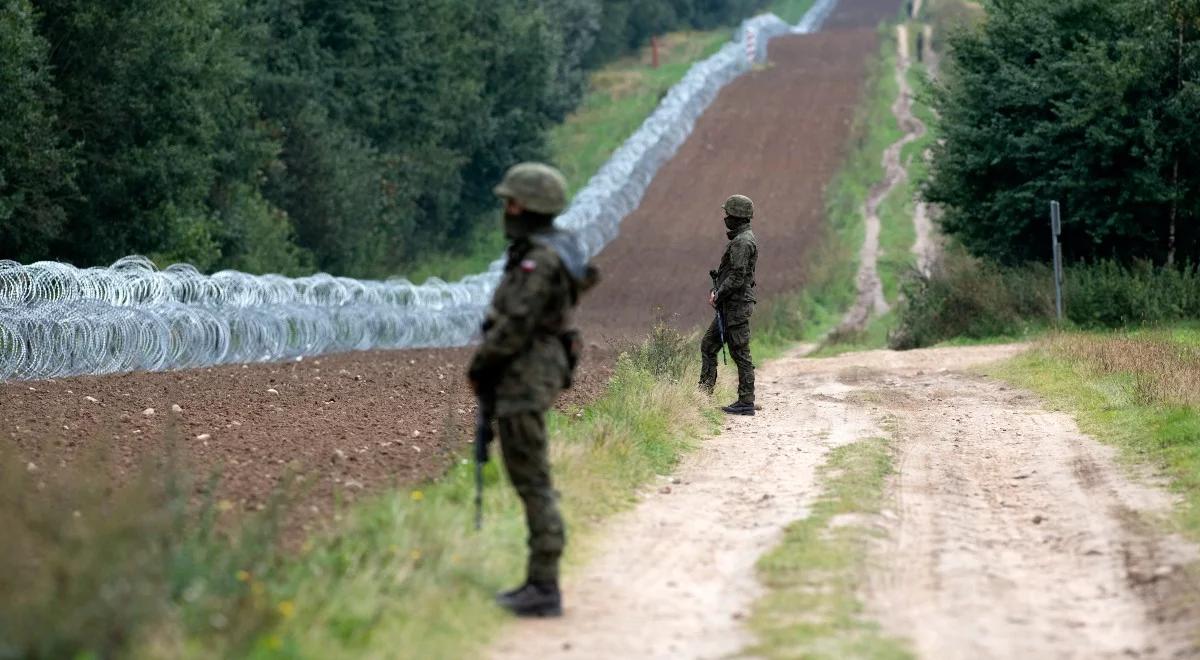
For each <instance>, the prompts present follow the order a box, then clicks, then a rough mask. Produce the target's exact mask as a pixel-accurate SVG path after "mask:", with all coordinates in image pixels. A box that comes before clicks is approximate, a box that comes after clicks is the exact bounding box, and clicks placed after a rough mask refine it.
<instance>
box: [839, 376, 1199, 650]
mask: <svg viewBox="0 0 1200 660" xmlns="http://www.w3.org/2000/svg"><path fill="white" fill-rule="evenodd" d="M944 355H947V356H950V355H952V354H950V353H944ZM852 359H853V358H850V359H848V360H847V362H850V361H851V360H852ZM935 364H936V363H935ZM870 379H871V380H875V381H876V382H877V384H884V383H886V385H887V386H886V387H879V388H878V389H877V390H876V392H875V393H874V395H873V399H872V400H873V401H876V402H877V405H878V408H879V412H878V414H880V415H885V416H888V417H890V418H892V419H894V420H895V423H896V426H897V428H898V435H897V444H896V450H897V454H898V470H897V471H898V475H897V477H896V479H895V482H894V484H893V489H892V490H893V493H894V504H893V506H894V507H895V514H896V515H895V516H889V517H888V519H889V520H891V521H893V522H892V524H890V525H889V527H890V530H889V531H890V533H889V537H888V540H887V541H886V542H885V543H884V544H882V545H881V547H879V548H878V549H877V552H876V557H875V560H874V561H873V562H872V563H873V564H874V565H876V566H879V567H881V570H879V571H878V572H877V573H876V574H875V575H874V576H873V579H872V581H871V585H870V588H869V589H868V599H867V600H868V602H869V603H870V605H871V610H872V612H873V614H874V615H875V616H876V617H877V618H878V620H880V621H881V622H882V623H883V624H884V626H885V629H887V630H889V631H891V632H892V633H893V634H895V635H896V636H903V637H908V638H910V639H911V640H912V642H913V646H914V648H915V649H916V650H917V651H918V652H919V653H920V655H921V656H922V657H926V658H968V657H970V658H981V657H983V658H1018V657H1025V658H1129V657H1135V658H1176V657H1196V656H1197V655H1198V654H1200V646H1198V644H1200V636H1198V633H1200V585H1198V584H1195V583H1192V582H1189V579H1188V577H1187V576H1186V575H1185V573H1184V572H1183V571H1182V570H1181V567H1182V566H1183V565H1185V564H1187V563H1189V562H1193V561H1196V560H1197V559H1198V558H1200V555H1198V554H1197V552H1196V548H1194V547H1190V546H1188V545H1187V544H1185V543H1183V542H1182V541H1180V540H1179V539H1177V538H1172V537H1170V536H1164V535H1161V534H1160V533H1158V532H1157V531H1156V529H1155V525H1154V524H1153V522H1152V521H1153V520H1154V519H1155V518H1157V517H1159V516H1161V515H1163V514H1166V513H1167V512H1168V511H1169V509H1170V506H1171V503H1172V500H1171V498H1170V497H1169V496H1168V495H1166V494H1165V493H1164V492H1163V491H1161V490H1158V489H1155V488H1153V487H1151V486H1148V485H1146V484H1145V483H1140V482H1138V481H1135V480H1131V479H1129V478H1128V477H1127V476H1126V475H1125V474H1124V473H1123V472H1122V471H1121V470H1120V469H1118V468H1117V467H1115V466H1116V459H1115V456H1114V451H1112V450H1111V449H1110V448H1107V447H1104V446H1102V445H1100V444H1098V443H1097V442H1096V441H1094V440H1093V439H1091V438H1089V437H1087V436H1085V435H1083V434H1081V433H1080V432H1079V430H1078V429H1077V428H1076V426H1075V423H1074V421H1073V420H1072V419H1071V418H1070V417H1069V416H1067V415H1064V414H1062V413H1054V412H1049V411H1047V410H1046V409H1045V408H1044V407H1043V405H1042V404H1041V403H1040V402H1039V401H1038V400H1037V399H1036V398H1035V397H1033V396H1031V395H1029V394H1026V393H1024V392H1020V391H1014V390H1011V389H1009V388H1007V387H1004V386H1003V385H1001V384H999V383H996V382H994V381H989V380H985V379H981V378H976V377H971V376H966V375H962V374H958V373H949V374H942V373H935V372H932V371H930V370H928V369H927V370H925V371H924V373H921V372H919V371H916V370H914V369H913V368H911V367H909V368H905V369H902V370H899V371H897V370H895V369H891V370H890V371H889V372H888V373H887V375H886V376H885V375H882V374H881V375H874V374H872V375H871V376H870ZM880 380H882V381H883V383H879V381H880Z"/></svg>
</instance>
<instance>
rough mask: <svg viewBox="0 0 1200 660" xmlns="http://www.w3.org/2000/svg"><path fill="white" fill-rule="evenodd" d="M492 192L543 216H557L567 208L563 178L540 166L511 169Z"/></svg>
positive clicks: (553, 169)
mask: <svg viewBox="0 0 1200 660" xmlns="http://www.w3.org/2000/svg"><path fill="white" fill-rule="evenodd" d="M492 191H493V192H495V193H496V196H497V197H504V198H507V199H512V200H514V201H516V202H517V203H518V204H520V205H521V206H523V207H525V209H527V210H529V211H533V212H534V213H541V214H542V215H558V214H559V213H562V210H563V209H564V208H566V206H567V180H566V178H564V177H563V175H562V172H559V171H558V170H556V169H555V168H553V167H550V166H549V165H545V164H543V163H520V164H518V165H513V166H512V167H510V168H509V169H508V172H507V173H506V174H505V175H504V180H503V181H501V182H500V185H498V186H496V187H495V188H493V189H492Z"/></svg>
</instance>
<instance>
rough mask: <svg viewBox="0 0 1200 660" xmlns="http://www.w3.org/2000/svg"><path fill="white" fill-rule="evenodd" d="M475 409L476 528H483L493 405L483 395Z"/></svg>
mask: <svg viewBox="0 0 1200 660" xmlns="http://www.w3.org/2000/svg"><path fill="white" fill-rule="evenodd" d="M478 402H479V407H478V408H477V409H476V410H475V529H476V530H480V529H482V528H483V466H484V464H486V463H487V462H488V445H489V444H491V442H492V438H493V437H495V434H494V433H493V431H492V410H491V406H490V405H488V403H487V402H486V401H485V400H484V398H483V397H479V398H478Z"/></svg>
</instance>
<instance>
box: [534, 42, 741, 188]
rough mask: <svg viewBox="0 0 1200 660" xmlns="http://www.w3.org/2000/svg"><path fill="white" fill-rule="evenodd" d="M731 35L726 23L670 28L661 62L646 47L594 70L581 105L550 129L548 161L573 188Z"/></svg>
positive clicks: (600, 164)
mask: <svg viewBox="0 0 1200 660" xmlns="http://www.w3.org/2000/svg"><path fill="white" fill-rule="evenodd" d="M730 36H731V33H730V31H729V30H728V29H721V30H713V31H708V32H676V33H672V34H668V35H666V36H664V37H662V38H661V39H660V40H659V64H660V66H659V68H657V69H655V68H653V66H652V62H651V57H650V51H649V49H648V48H647V49H643V50H642V52H641V53H639V54H638V55H636V56H633V57H627V58H624V59H621V60H618V61H616V62H614V63H612V64H610V65H608V66H606V67H604V68H603V69H602V70H600V71H597V72H596V73H593V74H592V77H591V89H590V90H589V91H588V93H587V95H586V96H585V97H584V99H583V102H582V103H580V105H579V108H578V109H577V110H576V111H575V112H574V113H572V114H571V116H570V117H568V118H567V120H566V121H565V122H563V123H562V124H561V125H559V126H556V127H555V128H554V129H553V130H551V131H550V153H551V161H552V162H553V163H554V164H555V165H557V166H558V167H559V168H560V169H561V170H562V171H563V174H564V175H565V176H566V177H567V183H568V185H569V187H570V190H571V192H572V193H574V192H575V191H577V190H579V189H580V188H582V187H583V185H584V184H585V183H587V181H588V179H590V178H591V177H592V175H593V174H595V173H596V172H597V171H599V169H600V167H601V166H602V165H604V163H606V162H607V161H608V159H609V157H611V156H612V154H613V152H615V151H616V150H617V148H618V147H620V146H621V145H622V144H624V143H625V140H627V139H628V138H629V136H631V135H633V133H634V132H635V131H637V129H638V127H639V126H641V125H642V122H644V121H646V118H647V117H649V116H650V115H651V114H652V113H653V112H654V110H655V109H656V108H657V107H658V104H659V102H660V101H661V100H662V98H663V97H664V96H665V95H666V93H667V91H668V90H670V89H671V87H672V86H674V85H675V83H678V82H679V81H680V80H682V79H683V76H684V74H686V73H687V72H688V69H690V68H691V66H692V65H693V64H695V63H696V62H698V61H700V60H703V59H705V58H707V57H709V56H710V55H713V54H714V53H716V52H717V51H718V50H720V49H721V47H722V46H724V45H725V44H727V43H729V39H730Z"/></svg>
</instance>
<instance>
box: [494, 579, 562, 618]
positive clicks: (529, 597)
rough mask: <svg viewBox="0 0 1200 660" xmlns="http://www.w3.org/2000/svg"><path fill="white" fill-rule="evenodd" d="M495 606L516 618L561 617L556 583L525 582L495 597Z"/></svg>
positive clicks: (560, 597)
mask: <svg viewBox="0 0 1200 660" xmlns="http://www.w3.org/2000/svg"><path fill="white" fill-rule="evenodd" d="M496 604H497V605H499V606H500V607H503V608H504V609H506V610H508V611H509V612H512V613H513V614H515V615H517V616H562V594H560V593H559V591H558V582H532V581H530V582H526V583H525V584H523V585H521V586H520V587H517V588H516V589H513V590H512V591H506V592H504V593H502V594H500V595H498V596H496Z"/></svg>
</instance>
